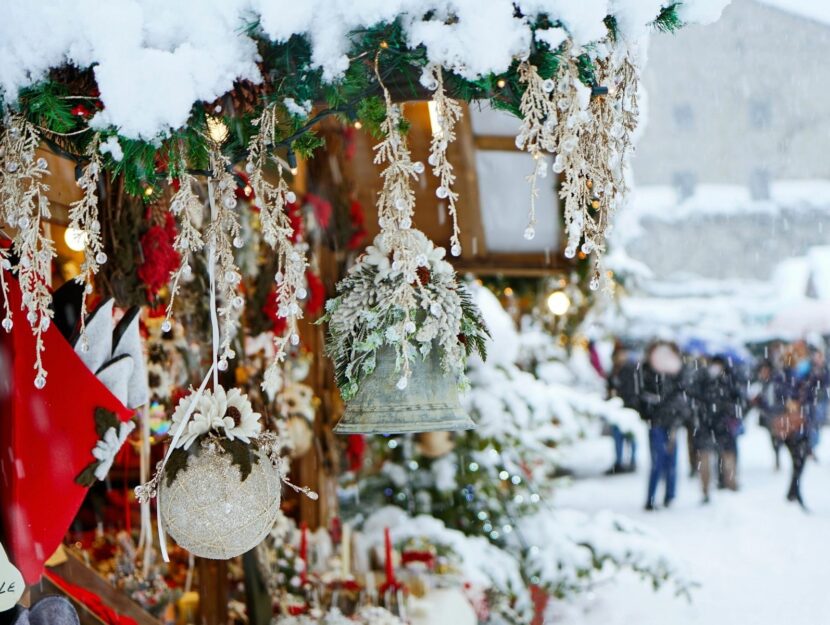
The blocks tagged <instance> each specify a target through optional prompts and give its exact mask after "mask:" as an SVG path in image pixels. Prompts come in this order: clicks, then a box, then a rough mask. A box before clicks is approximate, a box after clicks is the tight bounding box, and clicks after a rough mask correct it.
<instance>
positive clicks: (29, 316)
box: [26, 310, 37, 323]
mask: <svg viewBox="0 0 830 625" xmlns="http://www.w3.org/2000/svg"><path fill="white" fill-rule="evenodd" d="M26 321H28V322H29V323H36V322H37V313H36V312H35V311H34V310H30V311H29V312H28V313H26Z"/></svg>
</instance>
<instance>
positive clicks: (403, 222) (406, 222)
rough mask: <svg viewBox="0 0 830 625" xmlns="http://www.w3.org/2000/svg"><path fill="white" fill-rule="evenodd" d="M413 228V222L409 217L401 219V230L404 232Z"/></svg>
mask: <svg viewBox="0 0 830 625" xmlns="http://www.w3.org/2000/svg"><path fill="white" fill-rule="evenodd" d="M411 227H412V220H411V219H410V218H409V217H404V218H403V219H401V228H403V229H404V230H409V228H411Z"/></svg>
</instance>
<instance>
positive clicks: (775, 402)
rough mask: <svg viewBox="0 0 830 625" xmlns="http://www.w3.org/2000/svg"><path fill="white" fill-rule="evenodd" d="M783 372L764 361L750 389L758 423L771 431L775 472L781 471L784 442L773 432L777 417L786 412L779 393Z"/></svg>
mask: <svg viewBox="0 0 830 625" xmlns="http://www.w3.org/2000/svg"><path fill="white" fill-rule="evenodd" d="M782 376H783V373H782V372H781V371H776V370H775V367H774V366H773V364H772V362H771V361H769V360H762V361H761V362H760V363H759V364H758V367H757V368H756V369H755V375H754V380H753V381H752V384H751V385H750V387H749V396H750V397H749V405H750V406H752V407H753V408H756V409H757V410H758V422H759V424H760V425H761V427H763V428H765V429H766V430H768V431H769V435H770V442H771V444H772V451H773V454H774V455H775V470H776V471H778V470H779V469H781V448H782V447H783V446H784V442H783V441H782V440H781V439H780V438H779V437H778V436H777V435H776V433H775V432H774V431H773V428H772V424H773V420H774V419H775V417H776V416H777V415H779V414H781V413H782V412H784V400H783V397H782V395H781V393H780V392H779V391H780V389H781V386H782V381H783V380H782Z"/></svg>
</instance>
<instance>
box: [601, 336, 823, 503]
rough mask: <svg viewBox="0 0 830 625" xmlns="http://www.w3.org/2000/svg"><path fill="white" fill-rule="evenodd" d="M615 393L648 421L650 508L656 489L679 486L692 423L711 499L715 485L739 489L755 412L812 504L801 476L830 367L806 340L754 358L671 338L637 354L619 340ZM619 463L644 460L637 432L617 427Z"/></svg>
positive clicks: (629, 465)
mask: <svg viewBox="0 0 830 625" xmlns="http://www.w3.org/2000/svg"><path fill="white" fill-rule="evenodd" d="M607 382H608V392H609V395H611V396H616V397H619V398H621V399H622V401H623V403H624V404H625V406H626V407H628V408H631V409H633V410H635V411H637V412H638V413H639V415H640V416H641V417H642V419H643V420H645V421H646V423H647V424H648V428H649V430H648V432H649V434H648V441H649V452H650V456H651V466H650V470H649V474H648V489H647V497H646V504H645V508H646V510H654V509H656V508H657V507H658V500H657V492H658V487H659V485H660V483H661V482H662V483H664V484H665V490H664V494H663V499H662V505H663V506H665V507H668V506H670V505H671V503H672V501H673V500H674V498H675V494H676V485H677V454H678V445H677V441H678V436H679V435H680V433H681V432H682V431H683V430H684V429H685V432H686V437H687V449H688V450H689V465H690V467H691V472H692V474H693V475H694V474H698V475H699V477H700V484H701V490H702V497H703V502H704V503H708V502H709V501H710V497H711V489H712V486H713V483H715V482H716V483H717V487H718V488H722V489H729V490H737V489H738V486H739V484H738V447H739V445H738V443H739V439H740V436H741V434H743V432H744V421H745V418H747V416H748V415H750V414H757V415H758V419H759V422H760V424H761V425H762V426H763V427H765V428H766V429H767V430H768V431H769V435H770V441H771V444H772V450H773V453H774V458H775V467H776V469H778V468H780V454H781V449H782V448H783V449H786V450H787V451H788V452H789V454H790V456H791V459H792V478H791V480H790V488H789V491H788V492H787V499H788V500H790V501H797V502H798V503H799V504H801V505H802V506H804V500H803V498H802V494H801V488H800V484H801V476H802V473H803V471H804V467H805V465H806V463H807V462H808V460H809V459H810V458H811V457H814V455H813V450H814V449H815V447H816V445H817V444H818V441H819V435H820V432H821V427H822V426H823V425H824V424H825V422H826V421H827V411H828V400H829V399H830V393H828V383H830V374H828V368H827V363H826V359H825V353H824V350H823V349H821V348H818V347H811V346H809V345H808V344H807V343H806V342H804V341H797V342H794V343H789V344H787V343H776V344H774V345H771V346H769V347H768V348H767V349H766V350H765V357H764V358H760V359H758V361H757V362H755V363H754V366H750V365H748V364H747V363H745V362H738V361H736V359H735V358H734V357H730V356H728V355H714V356H705V355H698V356H695V355H691V354H684V353H682V352H681V350H680V348H679V347H678V346H677V344H675V343H673V342H671V341H663V340H661V341H654V342H653V343H651V344H650V345H648V346H647V348H646V349H645V351H644V353H643V354H642V355H640V356H639V357H638V354H637V353H636V352H634V351H633V350H630V349H627V348H626V347H624V346H623V345H622V344H618V345H617V346H616V348H615V350H614V355H613V365H612V369H611V371H610V372H609V374H608V376H607ZM611 433H612V436H613V437H614V443H615V456H616V458H615V465H614V467H613V468H612V469H611V471H609V472H610V473H624V472H630V471H633V470H634V469H635V468H636V462H637V458H636V454H637V447H636V439H635V437H634V436H633V434H632V433H625V432H622V431H621V430H620V429H619V428H618V427H616V426H612V427H611Z"/></svg>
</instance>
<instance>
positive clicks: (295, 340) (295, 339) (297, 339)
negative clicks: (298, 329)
mask: <svg viewBox="0 0 830 625" xmlns="http://www.w3.org/2000/svg"><path fill="white" fill-rule="evenodd" d="M290 340H291V344H292V345H299V344H300V335H299V334H297V333H294V334H292V335H291V339H290Z"/></svg>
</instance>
